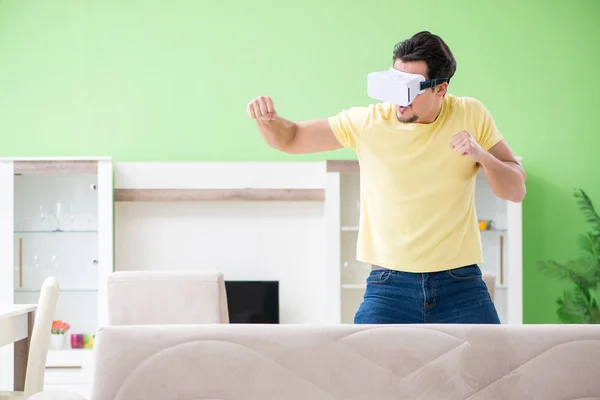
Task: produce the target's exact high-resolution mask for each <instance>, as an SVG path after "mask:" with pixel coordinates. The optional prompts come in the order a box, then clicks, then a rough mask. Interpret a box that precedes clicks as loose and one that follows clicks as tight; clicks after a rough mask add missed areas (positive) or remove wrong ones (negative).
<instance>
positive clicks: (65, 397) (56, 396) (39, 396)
mask: <svg viewBox="0 0 600 400" xmlns="http://www.w3.org/2000/svg"><path fill="white" fill-rule="evenodd" d="M27 400H87V399H86V398H85V397H83V396H82V395H80V394H78V393H74V392H65V391H62V390H48V391H44V392H39V393H36V394H34V395H31V396H29V397H28V398H27Z"/></svg>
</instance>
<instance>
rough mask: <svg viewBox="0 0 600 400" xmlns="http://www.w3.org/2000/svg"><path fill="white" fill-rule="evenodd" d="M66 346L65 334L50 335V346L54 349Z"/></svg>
mask: <svg viewBox="0 0 600 400" xmlns="http://www.w3.org/2000/svg"><path fill="white" fill-rule="evenodd" d="M64 346H65V334H64V333H60V334H55V333H53V334H51V335H50V348H51V349H52V350H61V349H62V348H63V347H64Z"/></svg>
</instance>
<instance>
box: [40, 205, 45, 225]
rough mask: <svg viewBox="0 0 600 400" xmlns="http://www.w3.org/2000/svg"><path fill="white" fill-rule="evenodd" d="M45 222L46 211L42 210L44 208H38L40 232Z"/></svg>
mask: <svg viewBox="0 0 600 400" xmlns="http://www.w3.org/2000/svg"><path fill="white" fill-rule="evenodd" d="M45 221H46V210H44V206H40V230H41V231H43V230H45V229H44V228H45V224H44V222H45Z"/></svg>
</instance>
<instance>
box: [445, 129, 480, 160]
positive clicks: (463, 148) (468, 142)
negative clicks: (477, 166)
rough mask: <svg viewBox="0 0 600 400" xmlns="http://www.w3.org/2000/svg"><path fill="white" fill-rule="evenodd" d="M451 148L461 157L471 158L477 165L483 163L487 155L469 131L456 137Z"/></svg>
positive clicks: (462, 132)
mask: <svg viewBox="0 0 600 400" xmlns="http://www.w3.org/2000/svg"><path fill="white" fill-rule="evenodd" d="M450 147H451V148H452V149H453V150H454V151H456V152H457V153H458V154H460V155H463V156H469V157H471V158H472V159H473V161H475V162H476V163H481V161H482V159H483V157H484V156H485V153H487V152H486V151H485V150H484V149H483V148H482V147H481V146H480V145H479V143H477V141H476V140H475V139H474V138H473V136H471V134H470V133H469V132H467V131H460V132H459V133H457V134H456V135H454V137H453V138H452V141H451V142H450Z"/></svg>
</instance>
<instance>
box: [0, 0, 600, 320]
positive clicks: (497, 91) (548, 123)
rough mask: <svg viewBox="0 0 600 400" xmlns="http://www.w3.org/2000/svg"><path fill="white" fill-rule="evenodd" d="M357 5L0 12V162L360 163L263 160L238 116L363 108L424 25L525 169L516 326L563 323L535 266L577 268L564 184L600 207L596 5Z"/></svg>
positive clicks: (93, 6)
mask: <svg viewBox="0 0 600 400" xmlns="http://www.w3.org/2000/svg"><path fill="white" fill-rule="evenodd" d="M368 4H369V3H368V2H367V1H356V2H349V1H341V0H324V1H321V0H305V1H302V2H298V1H287V0H283V1H277V2H271V1H268V0H255V1H250V2H248V1H241V0H234V1H230V2H226V1H212V2H204V1H200V0H198V1H194V0H188V1H183V0H169V1H162V0H161V1H158V0H157V1H148V0H147V1H133V0H129V1H117V0H97V1H84V0H73V1H66V0H55V1H43V0H39V1H33V0H31V1H26V0H0V134H1V135H2V141H1V145H0V156H67V155H72V156H86V155H110V156H113V157H114V158H115V160H116V161H125V160H127V161H141V160H157V161H172V160H177V161H180V160H199V161H213V160H219V161H242V160H244V161H245V160H261V161H267V160H321V159H325V158H353V157H354V156H353V154H352V153H350V152H347V151H346V152H344V151H339V152H335V153H331V154H319V155H310V156H295V157H292V156H286V155H284V154H279V153H277V152H275V151H273V150H271V149H269V148H268V147H267V146H266V145H265V144H264V143H263V141H262V140H261V138H260V136H259V134H258V133H257V132H256V130H255V129H254V126H253V123H252V121H250V120H249V119H248V118H247V117H246V114H245V106H246V103H247V102H248V101H249V100H251V99H252V98H253V97H255V96H258V95H263V94H266V95H271V96H273V98H274V100H275V102H276V106H277V109H278V110H279V112H280V114H282V115H283V116H285V117H287V118H291V119H304V118H314V117H325V116H328V115H331V114H333V113H336V112H338V111H339V110H340V109H342V108H345V107H349V106H352V105H361V104H366V103H367V102H369V99H368V98H367V97H366V95H365V91H366V89H365V75H366V73H367V72H369V71H372V70H377V69H385V68H388V66H389V65H390V60H391V54H392V53H391V51H392V47H393V45H394V44H395V43H396V42H397V41H399V40H401V39H403V38H406V37H408V36H410V35H412V34H413V33H414V32H416V31H418V30H423V29H428V30H431V31H433V32H435V33H438V34H440V35H441V36H442V37H444V38H445V39H446V40H447V42H448V43H449V45H450V46H451V48H452V49H453V51H454V53H455V56H456V58H457V60H458V72H457V75H456V77H455V79H454V80H453V82H452V84H451V91H452V92H453V93H455V94H458V95H470V96H474V97H477V98H479V99H480V100H481V101H483V102H484V104H486V106H487V107H488V108H489V109H490V110H491V111H492V113H493V115H494V116H495V118H496V120H497V123H498V125H499V126H500V128H501V130H502V131H503V133H504V135H505V136H506V138H507V140H508V142H509V143H510V145H511V146H512V147H513V149H514V150H515V152H516V153H517V154H518V155H520V156H522V157H523V158H524V165H525V166H526V169H527V172H528V195H527V198H526V201H525V202H524V286H525V287H524V290H525V292H524V302H525V311H524V317H525V321H526V322H529V323H548V322H557V318H556V315H555V304H554V301H555V298H556V296H557V295H558V294H559V293H560V290H561V289H562V287H563V285H562V284H561V283H558V282H554V281H553V280H550V279H548V278H545V277H544V276H542V275H540V273H539V272H538V271H537V270H536V266H535V264H536V262H537V261H538V260H540V259H547V258H556V259H559V260H564V259H568V258H571V257H574V256H576V255H577V253H578V248H577V247H576V240H575V235H576V234H577V233H579V232H582V229H583V228H584V224H583V220H582V218H581V216H580V215H579V213H578V210H577V208H576V206H575V203H574V201H573V199H572V197H571V191H572V189H573V188H575V187H580V188H583V189H585V190H586V191H588V193H589V194H590V195H591V196H592V197H593V198H594V199H595V201H596V203H597V204H598V206H599V208H600V184H599V183H600V178H599V174H598V172H599V171H600V159H599V158H598V157H597V152H598V148H600V130H599V129H598V124H597V122H596V117H597V115H598V111H597V110H598V106H599V105H600V102H599V100H598V93H599V92H600V80H599V79H598V77H597V75H598V67H599V66H600V45H599V43H598V39H600V24H599V23H598V21H599V20H600V2H598V1H597V0H577V1H549V2H548V1H546V2H534V1H529V2H527V1H516V0H511V1H504V2H496V1H493V2H492V1H475V0H473V1H465V0H461V1H418V2H417V1H406V0H393V1H392V0H384V1H381V2H378V3H377V4H378V6H377V7H373V6H369V5H368ZM537 4H539V5H542V7H540V6H538V5H537Z"/></svg>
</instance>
